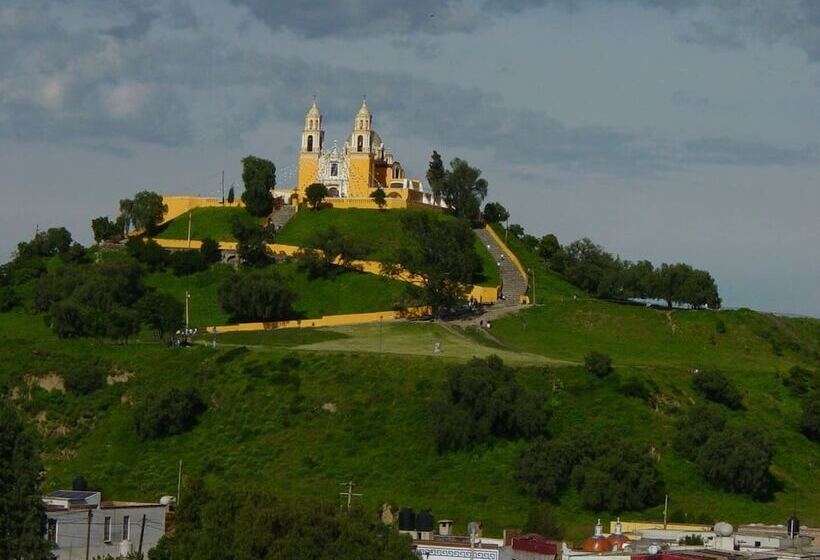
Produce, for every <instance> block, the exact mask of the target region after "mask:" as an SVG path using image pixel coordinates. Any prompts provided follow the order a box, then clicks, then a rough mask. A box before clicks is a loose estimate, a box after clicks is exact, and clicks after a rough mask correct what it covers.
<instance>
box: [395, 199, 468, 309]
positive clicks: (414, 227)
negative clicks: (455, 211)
mask: <svg viewBox="0 0 820 560" xmlns="http://www.w3.org/2000/svg"><path fill="white" fill-rule="evenodd" d="M401 220H402V226H403V228H404V231H405V233H406V237H405V242H404V243H403V244H402V246H401V247H400V248H399V249H398V251H397V253H396V255H395V257H394V259H393V260H394V262H395V263H396V264H398V265H399V267H401V269H404V270H405V271H408V272H410V273H411V274H414V275H416V276H418V277H420V278H421V281H422V284H423V286H422V302H423V303H424V304H425V305H429V306H430V307H431V308H432V311H433V314H435V315H439V314H440V313H442V312H444V311H446V310H449V309H452V308H454V307H456V306H457V305H459V304H460V303H462V302H464V300H465V298H466V286H467V285H468V284H469V283H470V282H471V281H472V278H473V276H474V274H475V273H476V272H478V271H479V270H481V260H480V259H479V257H478V254H477V253H476V251H475V245H474V239H475V238H474V236H473V232H472V231H471V230H470V227H469V225H468V224H467V223H466V222H464V221H462V220H441V219H440V218H439V217H438V216H437V215H435V214H433V213H432V212H426V211H417V212H408V213H406V214H404V215H403V216H402V218H401ZM384 268H385V272H388V273H389V274H392V275H396V274H398V272H399V270H398V269H395V268H392V267H390V266H386V267H384Z"/></svg>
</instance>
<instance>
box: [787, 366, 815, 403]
mask: <svg viewBox="0 0 820 560" xmlns="http://www.w3.org/2000/svg"><path fill="white" fill-rule="evenodd" d="M783 385H784V386H785V387H787V388H788V389H789V391H790V392H791V394H792V395H794V396H796V397H801V396H803V395H806V394H808V393H811V392H813V391H815V390H816V389H818V388H820V380H818V376H817V374H816V373H813V372H811V371H809V370H807V369H806V368H804V367H802V366H792V368H791V369H790V370H789V373H788V375H786V376H785V377H784V378H783Z"/></svg>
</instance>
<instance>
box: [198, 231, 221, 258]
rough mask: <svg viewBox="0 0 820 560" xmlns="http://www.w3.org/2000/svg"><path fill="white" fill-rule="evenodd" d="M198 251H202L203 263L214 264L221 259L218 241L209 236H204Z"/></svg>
mask: <svg viewBox="0 0 820 560" xmlns="http://www.w3.org/2000/svg"><path fill="white" fill-rule="evenodd" d="M199 252H200V253H202V258H203V259H204V260H205V264H208V265H211V264H216V263H218V262H219V261H221V260H222V251H220V250H219V242H218V241H216V240H215V239H212V238H210V237H206V238H205V239H203V240H202V245H201V246H200V247H199Z"/></svg>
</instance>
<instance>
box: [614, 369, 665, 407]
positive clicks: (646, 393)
mask: <svg viewBox="0 0 820 560" xmlns="http://www.w3.org/2000/svg"><path fill="white" fill-rule="evenodd" d="M618 391H620V392H621V394H623V395H626V396H628V397H635V398H636V399H641V400H642V401H645V402H647V403H650V404H651V403H652V402H654V400H655V394H656V393H657V392H658V385H657V384H656V383H655V382H654V381H652V380H651V379H645V378H643V377H639V376H637V375H633V376H631V377H627V378H626V379H624V380H623V381H621V382H620V383H619V384H618Z"/></svg>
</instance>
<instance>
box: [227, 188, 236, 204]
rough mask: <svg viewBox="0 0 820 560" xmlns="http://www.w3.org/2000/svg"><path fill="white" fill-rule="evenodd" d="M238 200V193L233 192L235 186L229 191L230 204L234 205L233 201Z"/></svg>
mask: <svg viewBox="0 0 820 560" xmlns="http://www.w3.org/2000/svg"><path fill="white" fill-rule="evenodd" d="M235 199H236V193H235V192H234V190H233V185H231V188H229V189H228V204H233V201H234V200H235Z"/></svg>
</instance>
